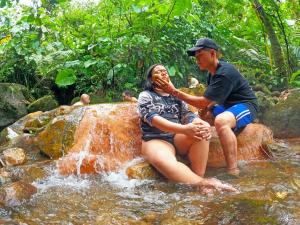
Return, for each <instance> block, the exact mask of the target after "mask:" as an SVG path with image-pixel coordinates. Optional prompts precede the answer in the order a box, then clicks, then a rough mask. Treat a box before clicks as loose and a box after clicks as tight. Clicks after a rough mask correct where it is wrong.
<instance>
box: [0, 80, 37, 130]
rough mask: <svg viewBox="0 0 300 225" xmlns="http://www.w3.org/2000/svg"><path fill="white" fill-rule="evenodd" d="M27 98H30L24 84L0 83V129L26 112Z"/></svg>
mask: <svg viewBox="0 0 300 225" xmlns="http://www.w3.org/2000/svg"><path fill="white" fill-rule="evenodd" d="M29 100H32V99H31V98H30V94H29V91H28V90H27V88H26V87H25V86H23V85H20V84H13V83H0V131H1V130H2V129H3V128H5V127H7V126H8V125H10V124H12V123H14V122H15V121H16V120H18V119H19V118H21V117H22V116H24V115H26V114H27V109H26V104H27V103H29Z"/></svg>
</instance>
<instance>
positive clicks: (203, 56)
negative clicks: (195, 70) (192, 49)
mask: <svg viewBox="0 0 300 225" xmlns="http://www.w3.org/2000/svg"><path fill="white" fill-rule="evenodd" d="M195 57H196V62H197V64H198V66H199V68H200V70H207V69H208V67H209V66H210V65H211V63H212V62H213V57H212V50H211V49H200V50H199V51H197V52H196V54H195Z"/></svg>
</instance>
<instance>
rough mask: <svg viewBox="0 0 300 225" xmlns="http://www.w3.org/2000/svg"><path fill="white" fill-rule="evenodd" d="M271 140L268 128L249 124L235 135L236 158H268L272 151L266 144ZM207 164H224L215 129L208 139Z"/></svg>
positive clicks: (216, 165)
mask: <svg viewBox="0 0 300 225" xmlns="http://www.w3.org/2000/svg"><path fill="white" fill-rule="evenodd" d="M272 142H273V134H272V131H271V130H270V129H269V128H267V127H266V126H264V125H262V124H249V125H248V126H246V127H245V128H244V129H243V130H242V132H240V133H239V134H238V135H237V145H238V151H237V158H238V160H242V161H251V160H263V159H269V158H271V157H272V153H271V152H269V150H268V149H269V148H268V147H267V145H268V144H269V143H272ZM207 166H209V167H224V166H225V158H224V155H223V150H222V146H221V143H220V140H219V137H218V136H217V133H216V132H215V131H214V132H213V137H212V139H211V141H210V146H209V155H208V161H207Z"/></svg>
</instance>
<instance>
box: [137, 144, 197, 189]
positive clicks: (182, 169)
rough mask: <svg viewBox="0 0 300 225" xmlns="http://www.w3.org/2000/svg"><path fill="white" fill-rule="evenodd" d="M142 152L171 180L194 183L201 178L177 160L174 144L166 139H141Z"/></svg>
mask: <svg viewBox="0 0 300 225" xmlns="http://www.w3.org/2000/svg"><path fill="white" fill-rule="evenodd" d="M142 154H143V155H144V157H145V158H146V160H147V161H148V162H149V163H150V164H151V165H153V166H154V167H155V168H156V169H157V170H158V171H160V172H161V173H162V174H163V175H164V176H165V177H167V178H168V179H170V180H172V181H175V182H179V183H185V184H196V183H199V182H201V181H202V180H203V179H202V178H201V177H200V176H198V175H197V174H195V173H194V172H193V171H192V170H191V169H190V168H189V167H188V166H186V165H185V164H183V163H181V162H178V161H177V159H176V157H175V148H174V146H173V145H171V144H170V143H168V142H166V141H163V140H158V139H154V140H151V141H147V142H145V141H143V142H142Z"/></svg>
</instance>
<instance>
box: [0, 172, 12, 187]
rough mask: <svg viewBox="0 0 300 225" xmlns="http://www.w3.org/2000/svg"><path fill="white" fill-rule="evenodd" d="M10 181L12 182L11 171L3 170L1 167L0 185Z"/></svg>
mask: <svg viewBox="0 0 300 225" xmlns="http://www.w3.org/2000/svg"><path fill="white" fill-rule="evenodd" d="M11 182H12V176H11V173H9V172H7V171H5V170H3V168H2V169H1V172H0V186H2V185H4V184H7V183H11Z"/></svg>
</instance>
